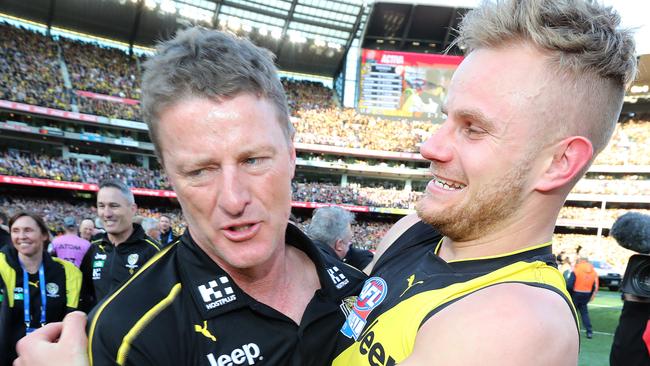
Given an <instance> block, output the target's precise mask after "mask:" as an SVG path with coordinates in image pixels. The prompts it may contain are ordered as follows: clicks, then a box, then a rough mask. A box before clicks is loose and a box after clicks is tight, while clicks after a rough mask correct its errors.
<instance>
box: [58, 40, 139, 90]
mask: <svg viewBox="0 0 650 366" xmlns="http://www.w3.org/2000/svg"><path fill="white" fill-rule="evenodd" d="M59 44H60V45H61V49H62V50H63V57H64V59H65V63H66V65H67V67H68V73H69V74H70V81H71V82H72V87H73V88H74V89H76V90H85V91H89V92H93V93H98V94H104V95H111V96H114V97H120V98H129V99H140V70H139V66H138V60H137V59H136V56H129V55H128V54H127V53H126V52H124V51H122V50H120V49H117V48H109V47H103V46H100V45H99V44H91V43H86V42H81V41H75V40H70V39H66V38H61V39H60V40H59Z"/></svg>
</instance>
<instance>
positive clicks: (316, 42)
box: [314, 38, 326, 47]
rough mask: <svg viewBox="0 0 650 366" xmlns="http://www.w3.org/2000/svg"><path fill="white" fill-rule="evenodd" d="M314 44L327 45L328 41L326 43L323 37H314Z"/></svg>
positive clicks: (318, 45)
mask: <svg viewBox="0 0 650 366" xmlns="http://www.w3.org/2000/svg"><path fill="white" fill-rule="evenodd" d="M314 45H315V46H316V47H325V45H326V43H325V41H324V40H323V39H321V38H316V39H314Z"/></svg>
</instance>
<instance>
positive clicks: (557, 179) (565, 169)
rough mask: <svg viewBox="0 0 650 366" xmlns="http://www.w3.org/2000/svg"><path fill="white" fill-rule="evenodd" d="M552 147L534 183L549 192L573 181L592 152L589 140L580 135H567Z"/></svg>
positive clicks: (539, 189)
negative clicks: (550, 153) (551, 153)
mask: <svg viewBox="0 0 650 366" xmlns="http://www.w3.org/2000/svg"><path fill="white" fill-rule="evenodd" d="M552 148H553V149H554V152H553V158H552V159H551V161H550V162H549V163H548V165H547V166H546V170H545V171H544V173H543V174H542V176H541V178H540V179H539V180H538V182H537V184H536V185H535V189H536V190H537V191H540V192H550V191H552V190H555V189H558V188H561V187H564V186H566V185H567V184H570V183H571V182H573V181H575V178H576V176H578V175H579V174H582V173H583V171H584V168H585V167H586V166H587V165H588V164H589V162H590V161H591V158H592V156H593V153H594V149H593V146H592V144H591V141H589V140H588V139H587V138H585V137H582V136H571V137H567V138H566V139H564V140H562V141H560V142H558V143H557V144H555V146H554V147H552Z"/></svg>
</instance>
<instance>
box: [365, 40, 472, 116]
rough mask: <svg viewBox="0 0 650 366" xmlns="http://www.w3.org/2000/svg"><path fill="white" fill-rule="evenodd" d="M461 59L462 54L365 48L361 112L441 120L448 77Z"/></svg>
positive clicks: (449, 77)
mask: <svg viewBox="0 0 650 366" xmlns="http://www.w3.org/2000/svg"><path fill="white" fill-rule="evenodd" d="M462 60H463V58H462V57H461V56H447V55H431V54H422V53H410V52H397V51H381V50H366V49H364V50H362V52H361V68H360V70H361V75H360V78H359V94H358V96H359V103H358V109H359V112H361V113H366V114H375V115H381V116H387V117H400V118H414V119H434V120H435V119H440V117H441V112H440V108H441V106H442V102H443V100H444V99H445V97H446V94H447V86H448V85H449V80H450V79H451V76H452V74H453V73H454V70H456V67H458V64H460V62H461V61H462Z"/></svg>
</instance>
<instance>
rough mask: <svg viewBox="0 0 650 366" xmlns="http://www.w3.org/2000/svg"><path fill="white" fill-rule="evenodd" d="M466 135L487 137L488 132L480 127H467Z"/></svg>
mask: <svg viewBox="0 0 650 366" xmlns="http://www.w3.org/2000/svg"><path fill="white" fill-rule="evenodd" d="M465 133H466V134H467V135H469V136H481V135H485V134H486V133H487V132H486V131H485V130H483V129H481V128H478V127H473V126H467V127H465Z"/></svg>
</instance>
